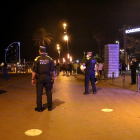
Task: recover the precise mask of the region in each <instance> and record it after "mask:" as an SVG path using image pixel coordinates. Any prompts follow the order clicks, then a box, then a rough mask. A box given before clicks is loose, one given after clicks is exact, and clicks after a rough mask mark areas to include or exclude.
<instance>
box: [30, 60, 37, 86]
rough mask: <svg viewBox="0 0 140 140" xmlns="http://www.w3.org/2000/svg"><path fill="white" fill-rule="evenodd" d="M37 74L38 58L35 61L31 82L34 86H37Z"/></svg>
mask: <svg viewBox="0 0 140 140" xmlns="http://www.w3.org/2000/svg"><path fill="white" fill-rule="evenodd" d="M36 72H37V58H36V59H35V61H34V64H33V69H32V80H31V83H32V85H35V74H36Z"/></svg>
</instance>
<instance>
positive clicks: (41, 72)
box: [32, 46, 55, 112]
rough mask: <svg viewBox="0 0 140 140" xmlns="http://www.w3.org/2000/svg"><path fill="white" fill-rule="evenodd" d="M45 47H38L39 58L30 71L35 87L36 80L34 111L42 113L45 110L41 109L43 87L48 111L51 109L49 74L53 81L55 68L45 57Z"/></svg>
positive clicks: (49, 59)
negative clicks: (35, 105)
mask: <svg viewBox="0 0 140 140" xmlns="http://www.w3.org/2000/svg"><path fill="white" fill-rule="evenodd" d="M45 52H46V47H44V46H40V47H39V54H40V56H38V57H36V59H35V60H34V65H33V71H32V85H35V79H36V92H37V102H36V103H37V107H36V108H35V111H38V112H42V111H43V110H44V109H45V108H43V107H42V92H43V87H45V90H46V96H47V103H48V111H51V109H52V92H51V88H52V85H51V79H52V77H51V72H52V74H53V80H55V68H54V62H53V60H52V58H50V57H49V56H48V55H46V53H45Z"/></svg>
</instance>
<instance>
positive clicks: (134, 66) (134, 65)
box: [131, 60, 137, 70]
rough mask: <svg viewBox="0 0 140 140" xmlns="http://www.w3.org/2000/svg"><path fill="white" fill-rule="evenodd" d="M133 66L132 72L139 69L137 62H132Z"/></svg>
mask: <svg viewBox="0 0 140 140" xmlns="http://www.w3.org/2000/svg"><path fill="white" fill-rule="evenodd" d="M132 64H133V65H131V70H136V69H137V60H136V61H133V62H132Z"/></svg>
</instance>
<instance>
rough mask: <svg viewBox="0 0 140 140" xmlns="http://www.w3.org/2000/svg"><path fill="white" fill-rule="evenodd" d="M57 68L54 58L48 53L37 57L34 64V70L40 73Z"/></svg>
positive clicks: (46, 72) (47, 72)
mask: <svg viewBox="0 0 140 140" xmlns="http://www.w3.org/2000/svg"><path fill="white" fill-rule="evenodd" d="M54 70H55V66H54V62H53V59H52V58H50V57H49V56H47V55H46V54H41V55H40V56H38V57H36V59H35V60H34V64H33V71H34V72H35V73H38V74H48V75H50V73H51V71H54Z"/></svg>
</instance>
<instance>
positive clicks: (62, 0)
mask: <svg viewBox="0 0 140 140" xmlns="http://www.w3.org/2000/svg"><path fill="white" fill-rule="evenodd" d="M0 17H1V23H0V24H1V30H0V39H1V42H0V44H1V47H0V48H1V50H0V62H2V61H4V54H5V49H6V48H7V47H8V45H9V44H10V43H12V42H15V41H20V43H21V58H22V59H25V60H28V61H33V60H34V58H35V57H36V56H37V55H38V47H37V46H34V42H33V41H32V35H33V33H34V32H35V30H36V29H38V28H41V27H43V28H45V29H46V30H47V31H48V32H49V33H51V36H52V38H53V41H52V44H51V45H47V52H48V53H49V55H50V56H51V57H52V58H53V59H56V58H58V52H57V49H56V44H57V43H59V44H60V47H61V57H64V56H66V53H67V48H66V42H65V41H64V40H63V35H64V33H63V31H64V30H63V27H62V24H63V22H66V23H67V24H68V28H67V31H68V36H69V50H70V54H71V55H72V56H73V57H74V58H75V59H80V58H82V56H83V54H84V53H83V52H86V51H93V53H94V54H96V53H98V44H97V42H96V41H95V40H94V39H93V34H94V33H95V32H105V33H106V37H107V38H108V42H107V43H108V44H111V43H115V40H120V41H121V40H122V39H123V38H122V37H123V36H122V33H120V32H119V29H120V28H122V27H123V25H124V24H125V25H130V26H132V27H140V1H139V0H38V1H37V0H34V1H31V0H29V1H23V2H22V1H14V0H13V1H9V2H8V1H3V2H2V3H1V5H0ZM120 45H121V47H123V43H121V44H120Z"/></svg>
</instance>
